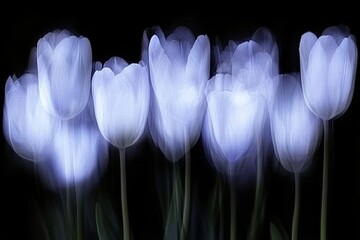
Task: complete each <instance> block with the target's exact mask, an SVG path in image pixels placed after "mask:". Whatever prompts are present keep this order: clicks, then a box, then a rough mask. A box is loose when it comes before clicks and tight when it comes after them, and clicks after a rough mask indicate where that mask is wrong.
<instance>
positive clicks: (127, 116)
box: [92, 58, 150, 148]
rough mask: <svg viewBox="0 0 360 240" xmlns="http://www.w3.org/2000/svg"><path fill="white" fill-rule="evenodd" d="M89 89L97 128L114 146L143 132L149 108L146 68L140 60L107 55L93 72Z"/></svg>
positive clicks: (130, 142) (132, 140)
mask: <svg viewBox="0 0 360 240" xmlns="http://www.w3.org/2000/svg"><path fill="white" fill-rule="evenodd" d="M92 92H93V98H94V108H95V115H96V120H97V123H98V126H99V129H100V131H101V133H102V135H103V136H104V138H105V139H106V140H107V141H108V142H110V143H111V144H113V145H114V146H116V147H117V148H126V147H129V146H131V145H133V144H134V143H135V142H136V141H137V140H138V139H139V138H140V137H141V135H142V134H143V132H144V129H145V126H146V122H147V116H148V111H149V102H150V90H149V79H148V70H147V67H146V66H145V65H144V63H143V62H140V63H139V64H130V65H129V64H128V63H127V62H126V61H124V60H123V59H121V58H111V59H110V60H109V61H107V62H106V63H105V64H104V68H102V69H101V70H99V71H96V72H95V73H94V76H93V83H92Z"/></svg>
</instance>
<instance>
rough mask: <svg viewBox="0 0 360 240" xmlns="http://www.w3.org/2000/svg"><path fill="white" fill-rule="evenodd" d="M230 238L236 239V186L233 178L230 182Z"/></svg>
mask: <svg viewBox="0 0 360 240" xmlns="http://www.w3.org/2000/svg"><path fill="white" fill-rule="evenodd" d="M230 184H231V185H230V188H231V189H230V198H231V199H230V201H231V203H230V211H231V212H230V239H231V240H235V239H236V186H235V183H234V181H233V180H232V181H231V183H230Z"/></svg>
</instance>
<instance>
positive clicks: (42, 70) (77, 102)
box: [37, 30, 92, 119]
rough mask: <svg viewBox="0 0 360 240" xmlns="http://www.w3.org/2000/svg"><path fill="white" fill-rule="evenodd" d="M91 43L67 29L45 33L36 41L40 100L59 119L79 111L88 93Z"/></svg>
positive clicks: (70, 116) (74, 114) (72, 115)
mask: <svg viewBox="0 0 360 240" xmlns="http://www.w3.org/2000/svg"><path fill="white" fill-rule="evenodd" d="M91 66H92V60H91V46H90V42H89V40H88V39H87V38H84V37H75V36H73V35H71V34H70V33H69V32H68V31H65V30H64V31H55V32H51V33H48V34H46V35H45V36H44V37H43V38H41V39H40V40H39V41H38V44H37V67H38V76H39V92H40V99H41V102H42V104H43V105H44V108H45V109H46V110H47V111H48V112H49V113H51V114H53V115H54V116H57V117H59V118H60V119H69V118H72V117H74V116H76V115H77V114H79V113H80V112H81V111H82V110H83V109H84V108H85V106H86V104H87V102H88V99H89V93H90V80H91Z"/></svg>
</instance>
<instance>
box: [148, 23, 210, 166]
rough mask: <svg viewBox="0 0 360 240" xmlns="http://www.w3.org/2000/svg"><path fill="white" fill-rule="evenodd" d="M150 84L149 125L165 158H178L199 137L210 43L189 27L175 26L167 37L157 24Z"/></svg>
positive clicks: (153, 40)
mask: <svg viewBox="0 0 360 240" xmlns="http://www.w3.org/2000/svg"><path fill="white" fill-rule="evenodd" d="M148 55H149V68H150V79H151V86H152V98H151V112H150V116H149V128H150V133H151V136H152V139H153V140H154V142H155V144H156V145H157V146H158V147H159V148H160V149H161V151H162V152H163V153H164V155H165V156H166V158H167V159H169V160H171V161H177V160H178V159H180V158H181V157H182V156H183V155H184V154H185V152H187V151H188V150H189V149H190V148H191V147H192V146H193V145H194V144H195V143H196V141H197V140H198V138H199V136H200V131H201V125H202V120H203V114H204V110H205V104H204V103H205V94H204V89H205V85H206V82H207V80H208V79H209V61H210V43H209V39H208V37H207V36H204V35H200V36H198V37H197V38H196V39H195V37H194V36H193V34H192V33H191V32H190V30H189V29H187V28H184V27H179V28H177V29H176V30H175V31H174V32H173V33H172V34H170V35H169V36H168V37H167V38H166V39H165V37H164V34H163V33H162V32H161V30H160V29H159V28H158V29H157V31H156V34H155V35H154V36H153V37H152V38H151V39H150V43H149V51H148Z"/></svg>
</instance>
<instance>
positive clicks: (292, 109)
mask: <svg viewBox="0 0 360 240" xmlns="http://www.w3.org/2000/svg"><path fill="white" fill-rule="evenodd" d="M279 78H280V79H279V88H278V90H277V93H276V96H275V98H274V101H273V106H272V108H271V109H272V110H271V112H270V115H271V117H270V119H271V133H272V139H273V143H274V148H275V152H276V155H277V157H278V159H279V160H280V162H281V165H282V166H283V167H284V168H285V169H286V170H288V171H290V172H300V171H302V170H303V169H304V167H306V165H307V164H308V162H309V161H310V160H311V158H312V156H313V154H314V152H315V150H316V148H317V146H318V144H319V141H320V140H321V136H322V135H321V134H322V122H321V120H320V119H319V118H318V117H316V116H315V115H314V114H313V113H312V112H311V111H310V110H309V109H308V107H307V105H306V103H305V100H304V96H303V92H302V89H301V85H300V79H299V78H300V76H299V74H297V75H287V74H285V75H280V77H279Z"/></svg>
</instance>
